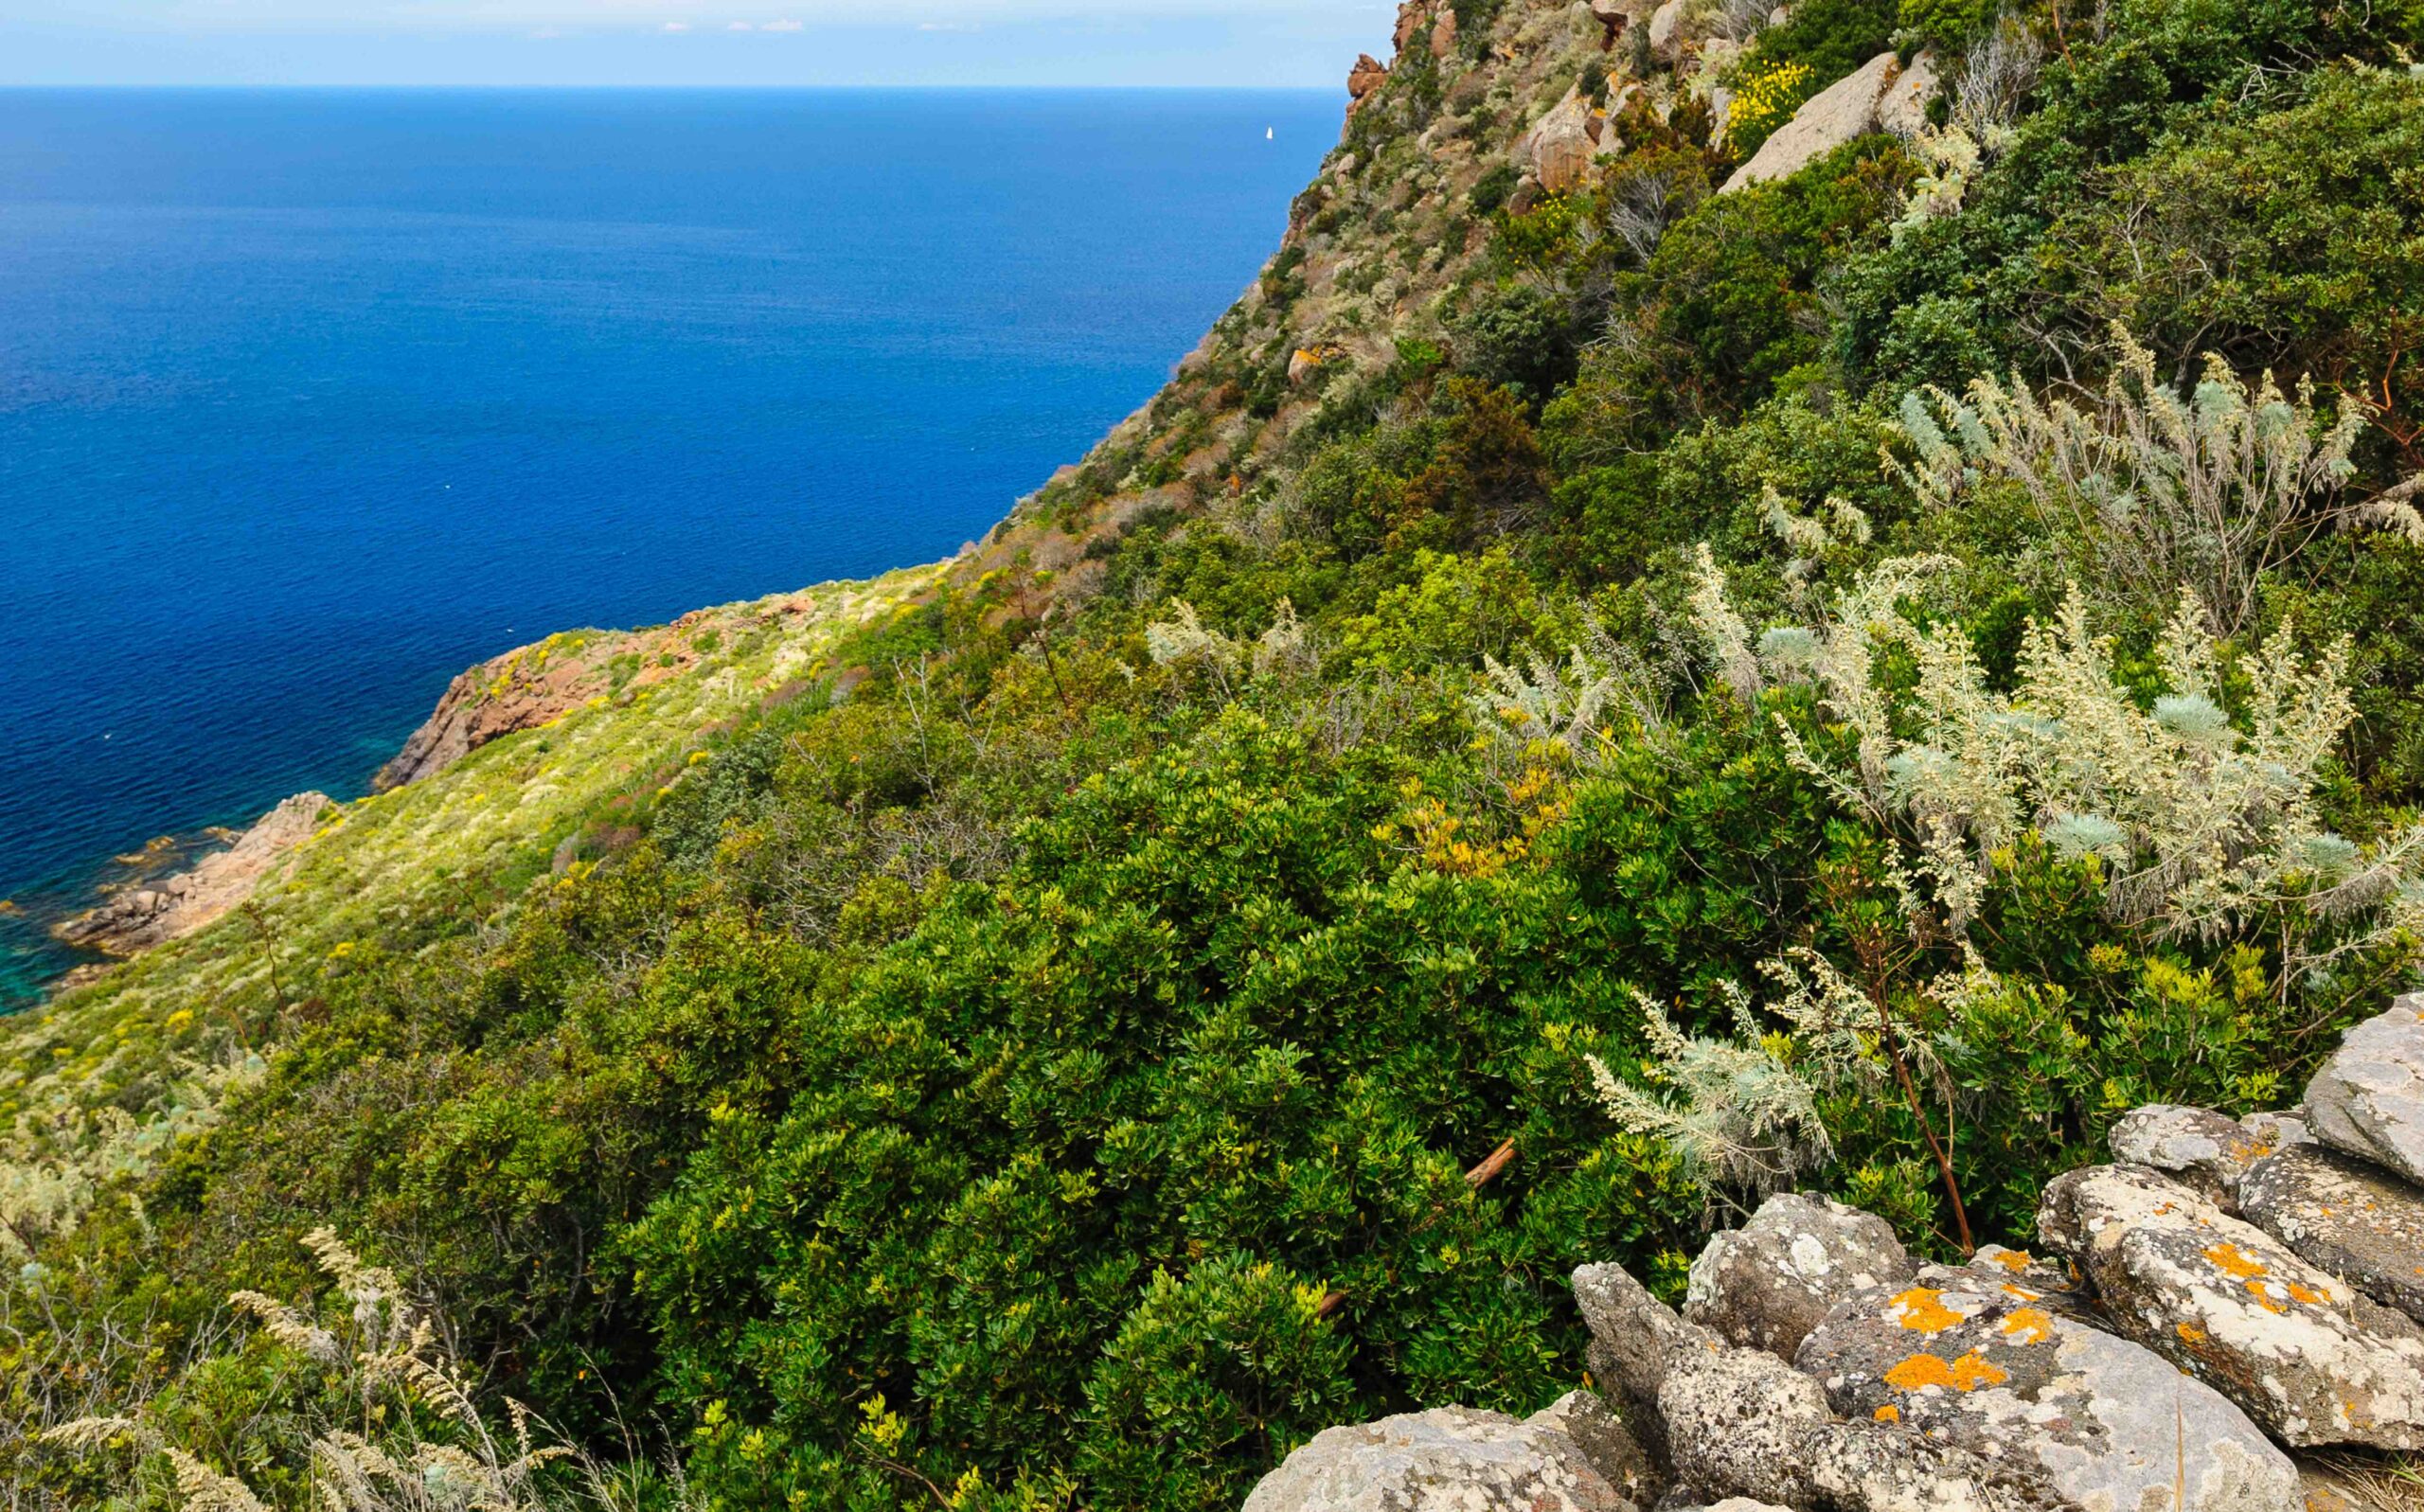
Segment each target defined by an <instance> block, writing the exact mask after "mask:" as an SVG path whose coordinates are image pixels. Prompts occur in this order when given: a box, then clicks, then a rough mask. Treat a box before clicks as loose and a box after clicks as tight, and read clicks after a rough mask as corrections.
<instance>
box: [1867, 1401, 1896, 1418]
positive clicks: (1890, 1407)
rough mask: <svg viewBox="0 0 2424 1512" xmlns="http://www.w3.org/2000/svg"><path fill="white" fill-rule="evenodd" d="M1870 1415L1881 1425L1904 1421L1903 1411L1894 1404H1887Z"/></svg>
mask: <svg viewBox="0 0 2424 1512" xmlns="http://www.w3.org/2000/svg"><path fill="white" fill-rule="evenodd" d="M1869 1415H1870V1416H1872V1417H1874V1418H1876V1419H1877V1420H1878V1421H1879V1422H1880V1423H1898V1422H1900V1421H1901V1420H1902V1409H1900V1408H1899V1407H1897V1406H1895V1405H1894V1404H1893V1403H1892V1402H1887V1403H1886V1404H1885V1405H1884V1406H1882V1407H1880V1408H1879V1409H1878V1410H1877V1411H1876V1412H1874V1413H1871V1414H1869Z"/></svg>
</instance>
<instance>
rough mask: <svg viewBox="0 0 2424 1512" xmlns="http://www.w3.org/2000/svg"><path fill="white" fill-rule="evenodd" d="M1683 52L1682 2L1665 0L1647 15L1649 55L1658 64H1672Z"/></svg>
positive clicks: (1680, 0)
mask: <svg viewBox="0 0 2424 1512" xmlns="http://www.w3.org/2000/svg"><path fill="white" fill-rule="evenodd" d="M1683 50H1684V0H1667V3H1666V4H1665V5H1662V6H1660V7H1659V8H1658V9H1655V10H1653V11H1651V12H1650V13H1649V53H1650V56H1651V57H1653V58H1656V59H1657V60H1658V61H1659V62H1667V63H1671V62H1674V61H1675V60H1676V58H1677V57H1678V56H1680V55H1681V54H1682V52H1683Z"/></svg>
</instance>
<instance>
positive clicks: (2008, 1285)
mask: <svg viewBox="0 0 2424 1512" xmlns="http://www.w3.org/2000/svg"><path fill="white" fill-rule="evenodd" d="M2004 1290H2005V1291H2008V1292H2010V1293H2011V1294H2012V1295H2013V1296H2015V1297H2018V1298H2019V1299H2020V1300H2021V1301H2023V1302H2035V1301H2038V1300H2039V1299H2041V1298H2042V1297H2043V1296H2044V1295H2045V1293H2044V1292H2042V1291H2031V1290H2028V1289H2027V1288H2026V1287H2023V1286H2018V1285H2015V1284H2014V1283H2012V1282H2009V1281H2006V1282H2005V1283H2004Z"/></svg>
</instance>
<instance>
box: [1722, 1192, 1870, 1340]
mask: <svg viewBox="0 0 2424 1512" xmlns="http://www.w3.org/2000/svg"><path fill="white" fill-rule="evenodd" d="M1912 1273H1913V1267H1912V1264H1911V1257H1910V1254H1908V1253H1907V1252H1906V1251H1904V1250H1903V1248H1902V1241H1901V1240H1899V1239H1898V1238H1896V1237H1895V1236H1894V1229H1893V1226H1892V1225H1891V1224H1889V1223H1887V1222H1886V1221H1885V1220H1884V1219H1883V1218H1879V1217H1877V1216H1876V1215H1874V1214H1870V1213H1863V1212H1862V1211H1861V1210H1860V1209H1858V1208H1856V1207H1846V1206H1845V1205H1844V1204H1843V1203H1841V1202H1838V1201H1834V1200H1833V1199H1831V1198H1826V1197H1820V1196H1816V1195H1811V1194H1804V1193H1799V1192H1784V1193H1779V1194H1778V1195H1776V1196H1774V1197H1772V1198H1769V1199H1768V1200H1767V1201H1765V1202H1763V1203H1761V1204H1760V1205H1759V1210H1758V1212H1756V1213H1755V1214H1753V1215H1752V1217H1751V1220H1750V1221H1749V1222H1747V1223H1745V1224H1743V1225H1742V1226H1741V1227H1740V1228H1738V1229H1733V1230H1729V1231H1727V1232H1725V1233H1722V1234H1720V1235H1718V1236H1715V1237H1713V1238H1711V1239H1710V1240H1709V1241H1708V1245H1707V1247H1706V1248H1705V1249H1703V1250H1702V1251H1701V1254H1700V1258H1699V1259H1697V1260H1694V1261H1693V1262H1692V1270H1691V1279H1690V1283H1689V1288H1688V1290H1686V1291H1685V1293H1684V1317H1685V1318H1686V1319H1688V1320H1690V1321H1691V1322H1693V1323H1696V1324H1699V1325H1702V1327H1705V1328H1710V1329H1713V1330H1715V1331H1716V1333H1717V1334H1718V1335H1719V1336H1720V1337H1721V1338H1723V1339H1724V1340H1726V1341H1727V1342H1728V1343H1735V1344H1739V1345H1741V1346H1743V1347H1745V1348H1750V1349H1764V1350H1766V1351H1768V1352H1769V1353H1770V1354H1772V1355H1774V1356H1776V1357H1777V1358H1778V1359H1780V1360H1791V1358H1792V1354H1793V1351H1794V1350H1796V1349H1798V1348H1800V1347H1801V1341H1802V1340H1803V1339H1805V1338H1807V1337H1808V1336H1809V1330H1810V1329H1812V1328H1814V1327H1816V1326H1817V1325H1818V1320H1820V1319H1821V1318H1824V1317H1825V1316H1826V1315H1827V1309H1828V1308H1830V1307H1833V1306H1834V1305H1835V1304H1836V1303H1837V1302H1838V1301H1840V1300H1841V1299H1842V1298H1843V1297H1844V1295H1845V1293H1846V1292H1851V1291H1863V1290H1869V1289H1870V1288H1874V1287H1880V1286H1885V1285H1889V1284H1892V1283H1898V1282H1903V1281H1907V1280H1909V1279H1910V1277H1911V1275H1912Z"/></svg>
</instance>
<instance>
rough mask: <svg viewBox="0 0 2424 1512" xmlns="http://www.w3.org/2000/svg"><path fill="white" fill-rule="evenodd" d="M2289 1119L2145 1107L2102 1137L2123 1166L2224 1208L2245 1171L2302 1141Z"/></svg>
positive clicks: (2300, 1129)
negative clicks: (2151, 1172)
mask: <svg viewBox="0 0 2424 1512" xmlns="http://www.w3.org/2000/svg"><path fill="white" fill-rule="evenodd" d="M2307 1137H2308V1136H2307V1133H2306V1130H2305V1129H2304V1128H2303V1127H2302V1126H2300V1125H2299V1124H2298V1123H2297V1121H2296V1120H2294V1119H2287V1118H2282V1117H2279V1116H2277V1115H2274V1114H2269V1113H2259V1114H2256V1115H2255V1116H2254V1117H2251V1118H2248V1119H2237V1118H2232V1117H2229V1116H2227V1115H2225V1114H2222V1113H2218V1112H2214V1111H2213V1110H2211V1109H2208V1108H2183V1107H2180V1106H2178V1105H2177V1104H2174V1103H2150V1104H2148V1106H2146V1107H2144V1108H2140V1109H2137V1110H2135V1111H2134V1112H2128V1113H2124V1114H2123V1115H2122V1117H2121V1121H2120V1122H2119V1123H2117V1124H2114V1125H2113V1126H2112V1133H2111V1134H2110V1135H2108V1136H2107V1137H2106V1143H2108V1144H2109V1145H2111V1146H2112V1158H2113V1159H2114V1160H2116V1161H2118V1162H2120V1163H2121V1164H2122V1165H2151V1166H2153V1167H2154V1168H2155V1169H2156V1170H2159V1171H2162V1172H2164V1173H2165V1174H2166V1175H2167V1176H2170V1177H2172V1178H2174V1179H2175V1180H2177V1181H2179V1182H2180V1183H2182V1184H2183V1185H2184V1186H2193V1187H2195V1188H2196V1189H2197V1190H2198V1191H2199V1192H2201V1193H2202V1194H2204V1196H2206V1197H2207V1198H2209V1199H2211V1200H2212V1201H2216V1202H2218V1203H2219V1204H2221V1206H2222V1207H2224V1208H2225V1209H2227V1208H2230V1207H2231V1206H2232V1205H2233V1204H2235V1203H2236V1202H2237V1201H2238V1183H2239V1178H2240V1177H2241V1176H2242V1175H2244V1174H2246V1171H2247V1168H2248V1167H2249V1166H2251V1165H2255V1163H2256V1162H2257V1161H2260V1160H2262V1159H2263V1158H2264V1157H2265V1156H2267V1155H2270V1154H2272V1153H2273V1151H2274V1150H2276V1149H2278V1148H2280V1147H2281V1146H2282V1145H2283V1144H2285V1143H2294V1142H2296V1141H2298V1140H2303V1139H2305V1138H2307Z"/></svg>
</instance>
